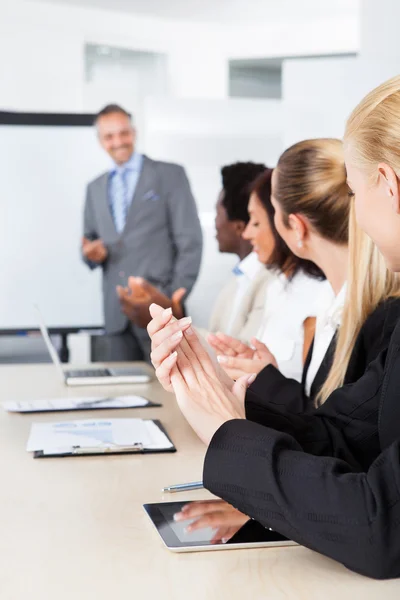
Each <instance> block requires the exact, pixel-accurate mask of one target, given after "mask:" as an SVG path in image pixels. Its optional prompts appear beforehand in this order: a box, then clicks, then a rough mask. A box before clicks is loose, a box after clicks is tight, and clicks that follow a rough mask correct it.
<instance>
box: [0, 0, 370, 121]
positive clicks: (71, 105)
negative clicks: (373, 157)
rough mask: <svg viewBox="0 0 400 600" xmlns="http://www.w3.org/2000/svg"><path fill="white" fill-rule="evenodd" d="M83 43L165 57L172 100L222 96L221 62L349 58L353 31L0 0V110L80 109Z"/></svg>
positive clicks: (347, 25)
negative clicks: (229, 22)
mask: <svg viewBox="0 0 400 600" xmlns="http://www.w3.org/2000/svg"><path fill="white" fill-rule="evenodd" d="M85 43H94V44H104V45H110V46H120V47H125V48H131V49H136V50H143V51H149V52H160V53H166V54H167V55H168V57H169V67H168V68H169V76H170V82H171V89H170V93H171V95H172V96H178V97H188V96H190V97H202V98H204V97H208V98H223V97H225V96H226V95H227V91H228V90H227V81H228V76H227V65H226V61H227V60H228V58H252V57H268V56H292V55H293V56H297V55H304V54H323V53H329V52H353V51H355V50H356V49H357V48H358V25H357V22H356V20H355V19H354V17H349V18H346V19H342V20H341V21H340V23H339V22H338V21H337V20H335V19H330V20H328V19H325V20H321V19H320V18H318V19H315V20H313V21H312V22H310V23H305V24H304V23H302V24H301V27H300V26H299V24H298V23H296V22H295V21H293V22H291V23H287V24H274V23H269V24H266V25H263V26H260V25H255V26H254V27H253V26H252V27H250V26H248V25H246V26H243V27H239V26H237V25H231V26H225V25H211V24H204V23H199V24H197V23H190V22H185V21H172V20H163V19H157V18H154V17H153V18H150V17H144V16H137V15H133V14H123V13H118V12H112V11H106V10H98V9H85V8H80V7H71V6H65V5H61V4H60V5H50V4H46V3H45V2H24V1H23V0H3V1H2V3H1V21H0V56H1V57H2V59H1V60H0V81H1V82H2V86H1V91H0V108H13V109H16V110H53V111H66V110H71V111H81V110H84V108H85V97H87V95H89V97H90V93H88V91H87V90H85V82H84V70H83V52H84V44H85Z"/></svg>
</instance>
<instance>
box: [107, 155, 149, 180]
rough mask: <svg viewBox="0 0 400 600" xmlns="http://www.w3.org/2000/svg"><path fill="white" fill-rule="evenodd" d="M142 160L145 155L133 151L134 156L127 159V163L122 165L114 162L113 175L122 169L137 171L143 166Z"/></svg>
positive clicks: (111, 171)
mask: <svg viewBox="0 0 400 600" xmlns="http://www.w3.org/2000/svg"><path fill="white" fill-rule="evenodd" d="M142 161H143V156H142V155H141V154H139V152H133V154H132V156H131V157H130V159H129V160H127V161H126V163H123V164H122V165H117V163H115V162H113V165H112V168H111V170H110V174H111V175H113V174H114V173H117V172H118V171H121V170H123V171H125V170H128V171H134V172H136V173H137V172H139V171H140V169H141V167H142Z"/></svg>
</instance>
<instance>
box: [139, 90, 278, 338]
mask: <svg viewBox="0 0 400 600" xmlns="http://www.w3.org/2000/svg"><path fill="white" fill-rule="evenodd" d="M145 120H146V130H145V139H144V146H145V147H146V150H147V151H148V152H149V153H150V154H151V156H153V157H155V158H159V159H163V160H170V161H173V162H177V163H179V164H182V165H184V167H185V168H186V171H187V173H188V175H189V179H190V182H191V185H192V189H193V193H194V196H195V199H196V202H197V206H198V209H199V214H200V220H201V223H202V228H203V236H204V252H203V260H202V266H201V271H200V276H199V279H198V281H197V283H196V286H195V288H194V290H193V293H192V294H191V296H190V298H189V302H188V308H189V310H190V314H191V315H192V316H193V318H194V320H195V322H196V323H197V324H198V325H200V326H203V327H207V325H208V321H209V317H210V310H211V307H212V305H213V303H214V300H215V297H216V295H217V293H218V291H219V289H220V288H221V287H222V285H223V284H224V282H225V281H226V279H227V278H228V277H229V276H230V272H231V269H232V268H233V266H234V264H235V262H236V261H237V258H236V257H235V256H232V255H223V254H219V253H218V247H217V243H216V240H215V226H214V217H215V204H216V201H217V196H218V193H219V190H220V188H221V175H220V168H221V166H223V165H226V164H230V163H233V162H237V161H249V160H251V161H253V162H260V163H266V164H267V165H269V166H273V165H275V164H276V161H277V158H278V156H279V154H280V153H281V151H282V140H281V132H282V128H283V127H282V111H281V103H280V102H279V101H277V100H243V99H228V100H189V99H186V100H183V99H179V100H177V99H167V100H166V99H156V98H153V99H150V100H148V101H147V103H146V119H145Z"/></svg>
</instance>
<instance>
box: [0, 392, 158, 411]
mask: <svg viewBox="0 0 400 600" xmlns="http://www.w3.org/2000/svg"><path fill="white" fill-rule="evenodd" d="M141 398H143V400H146V404H143V405H137V406H112V405H110V404H109V405H108V406H103V404H104V403H105V402H106V401H107V400H114V399H115V400H117V399H118V397H115V398H110V399H109V398H99V399H96V400H93V401H88V402H84V401H82V402H80V403H79V404H77V405H75V406H69V407H67V408H57V407H56V405H55V406H54V408H37V409H35V408H34V409H29V410H16V409H15V410H14V409H13V410H11V409H8V408H7V405H8V404H10V403H8V402H6V403H5V404H4V405H3V408H4V410H6V411H7V412H9V413H10V414H18V415H37V414H47V413H49V414H50V413H51V414H53V413H70V412H85V411H97V410H136V409H138V408H159V407H160V406H162V404H159V403H158V402H152V401H151V400H149V399H148V398H145V397H144V396H141Z"/></svg>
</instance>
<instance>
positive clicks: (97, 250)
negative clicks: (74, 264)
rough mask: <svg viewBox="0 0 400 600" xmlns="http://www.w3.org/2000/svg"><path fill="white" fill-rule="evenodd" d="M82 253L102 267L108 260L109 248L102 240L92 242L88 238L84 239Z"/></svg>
mask: <svg viewBox="0 0 400 600" xmlns="http://www.w3.org/2000/svg"><path fill="white" fill-rule="evenodd" d="M82 252H83V255H84V256H85V257H86V258H87V259H88V260H90V261H92V262H95V263H98V264H99V265H101V264H102V263H103V262H104V261H105V260H106V258H107V256H108V252H107V248H106V247H105V245H104V244H103V242H102V240H93V241H90V240H88V239H87V238H85V237H84V238H82Z"/></svg>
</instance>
